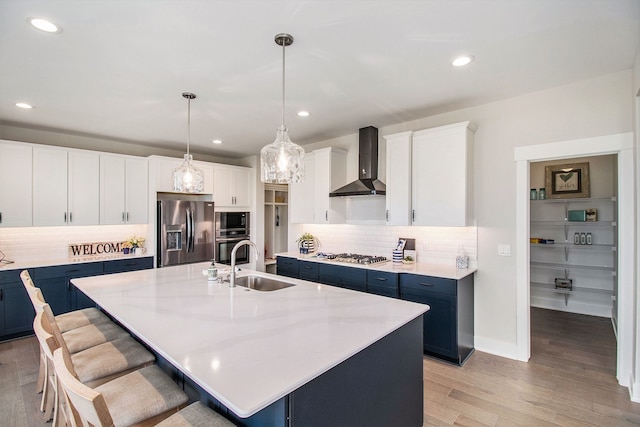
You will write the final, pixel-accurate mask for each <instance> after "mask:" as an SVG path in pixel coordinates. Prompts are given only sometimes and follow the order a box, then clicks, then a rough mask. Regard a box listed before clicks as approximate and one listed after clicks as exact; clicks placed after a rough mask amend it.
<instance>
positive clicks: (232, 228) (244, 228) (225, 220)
mask: <svg viewBox="0 0 640 427" xmlns="http://www.w3.org/2000/svg"><path fill="white" fill-rule="evenodd" d="M248 235H249V212H216V237H221V238H228V237H235V236H248Z"/></svg>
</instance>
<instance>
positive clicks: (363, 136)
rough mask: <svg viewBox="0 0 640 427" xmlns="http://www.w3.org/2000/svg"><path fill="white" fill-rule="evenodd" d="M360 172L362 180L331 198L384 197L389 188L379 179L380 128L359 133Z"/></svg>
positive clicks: (341, 188)
mask: <svg viewBox="0 0 640 427" xmlns="http://www.w3.org/2000/svg"><path fill="white" fill-rule="evenodd" d="M359 138H360V139H359V144H358V150H359V152H358V171H359V175H360V178H359V179H357V180H355V181H353V182H351V183H349V184H347V185H345V186H344V187H340V188H338V189H337V190H335V191H333V192H331V193H329V197H352V196H384V195H385V194H387V186H386V185H384V182H382V181H380V180H379V179H378V128H375V127H373V126H368V127H366V128H361V129H360V131H359Z"/></svg>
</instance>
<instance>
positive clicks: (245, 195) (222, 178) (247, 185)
mask: <svg viewBox="0 0 640 427" xmlns="http://www.w3.org/2000/svg"><path fill="white" fill-rule="evenodd" d="M213 185H214V200H215V203H216V207H223V206H224V207H233V208H236V207H243V208H248V207H250V206H251V171H250V170H249V169H247V168H241V167H235V166H225V165H215V167H214V171H213Z"/></svg>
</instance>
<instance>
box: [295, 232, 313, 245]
mask: <svg viewBox="0 0 640 427" xmlns="http://www.w3.org/2000/svg"><path fill="white" fill-rule="evenodd" d="M305 240H315V236H314V235H313V234H311V233H302V236H300V237H298V238H297V239H296V242H297V243H302V242H304V241H305Z"/></svg>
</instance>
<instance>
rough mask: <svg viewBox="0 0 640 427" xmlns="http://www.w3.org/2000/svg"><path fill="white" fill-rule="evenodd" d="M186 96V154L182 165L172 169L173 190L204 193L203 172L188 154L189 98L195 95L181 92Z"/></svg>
mask: <svg viewBox="0 0 640 427" xmlns="http://www.w3.org/2000/svg"><path fill="white" fill-rule="evenodd" d="M182 96H183V97H184V98H187V105H188V107H187V154H185V155H184V161H183V162H182V165H180V166H179V167H177V168H175V169H174V170H173V190H174V191H177V192H180V193H204V173H203V172H202V170H200V169H198V168H197V167H195V166H194V165H193V156H192V155H191V154H189V143H190V142H191V100H192V99H195V98H196V95H195V94H194V93H191V92H183V93H182Z"/></svg>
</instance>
